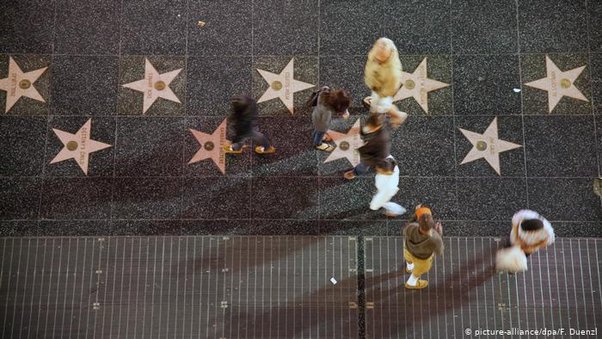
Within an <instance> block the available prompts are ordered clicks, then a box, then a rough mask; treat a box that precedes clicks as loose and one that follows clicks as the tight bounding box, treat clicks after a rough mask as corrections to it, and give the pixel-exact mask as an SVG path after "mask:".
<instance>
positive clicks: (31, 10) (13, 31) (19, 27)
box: [0, 0, 55, 69]
mask: <svg viewBox="0 0 602 339" xmlns="http://www.w3.org/2000/svg"><path fill="white" fill-rule="evenodd" d="M54 8H55V6H54V2H52V1H45V0H38V1H31V2H29V3H28V4H27V5H24V4H23V3H22V2H21V1H19V0H10V1H3V2H2V13H1V14H0V15H1V16H0V53H52V51H53V41H52V40H53V32H54ZM3 69H4V68H3Z"/></svg>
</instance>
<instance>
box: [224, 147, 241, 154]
mask: <svg viewBox="0 0 602 339" xmlns="http://www.w3.org/2000/svg"><path fill="white" fill-rule="evenodd" d="M243 148H244V147H241V148H240V149H239V150H238V151H237V150H235V149H233V148H232V145H225V146H224V151H225V152H226V153H227V154H241V153H242V150H243Z"/></svg>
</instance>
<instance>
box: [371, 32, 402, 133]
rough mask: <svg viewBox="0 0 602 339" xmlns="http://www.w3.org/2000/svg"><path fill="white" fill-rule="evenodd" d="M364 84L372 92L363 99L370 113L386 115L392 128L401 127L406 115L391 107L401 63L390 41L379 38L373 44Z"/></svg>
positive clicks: (395, 107)
mask: <svg viewBox="0 0 602 339" xmlns="http://www.w3.org/2000/svg"><path fill="white" fill-rule="evenodd" d="M364 82H365V83H366V86H368V88H370V90H371V91H372V94H371V96H369V97H366V98H364V103H365V104H366V105H368V106H370V113H372V114H374V113H388V114H389V115H390V117H391V124H392V125H393V126H399V125H401V124H402V123H403V122H404V121H405V120H406V119H407V117H408V114H407V113H405V112H400V111H399V109H398V108H397V106H395V105H393V96H394V95H395V93H397V91H398V90H399V88H400V87H401V61H400V60H399V53H398V52H397V47H395V44H394V43H393V41H392V40H391V39H387V38H380V39H378V40H376V43H374V46H373V47H372V49H371V50H370V52H369V53H368V60H367V61H366V67H365V69H364Z"/></svg>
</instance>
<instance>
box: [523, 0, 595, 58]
mask: <svg viewBox="0 0 602 339" xmlns="http://www.w3.org/2000/svg"><path fill="white" fill-rule="evenodd" d="M586 3H588V1H585V0H581V1H571V0H553V1H547V0H533V1H520V2H519V3H518V16H519V27H520V28H519V35H520V48H521V52H525V53H542V52H578V51H587V49H588V43H587V36H588V34H587V22H588V20H587V11H586V6H587V5H586ZM594 3H595V1H594ZM593 22H595V21H592V23H593ZM594 25H595V24H594ZM592 27H593V26H592ZM567 28H568V29H567Z"/></svg>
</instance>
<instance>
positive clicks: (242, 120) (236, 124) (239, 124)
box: [228, 96, 257, 135]
mask: <svg viewBox="0 0 602 339" xmlns="http://www.w3.org/2000/svg"><path fill="white" fill-rule="evenodd" d="M228 125H229V128H230V131H231V133H233V134H234V135H245V134H249V133H251V132H252V131H253V130H255V129H257V102H256V101H255V100H253V99H252V98H249V97H247V96H239V97H235V98H233V99H232V113H230V116H229V117H228Z"/></svg>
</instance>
